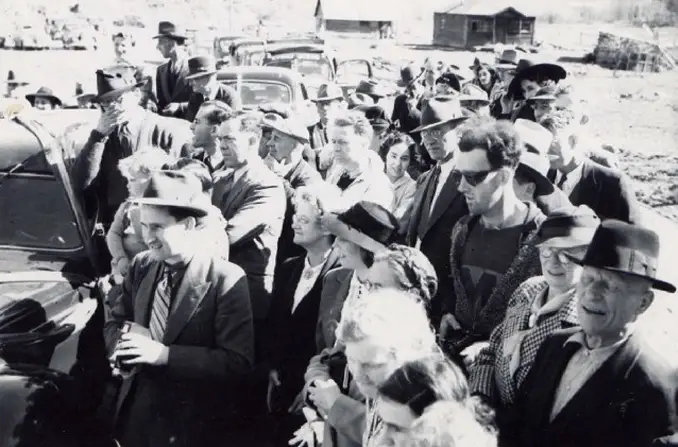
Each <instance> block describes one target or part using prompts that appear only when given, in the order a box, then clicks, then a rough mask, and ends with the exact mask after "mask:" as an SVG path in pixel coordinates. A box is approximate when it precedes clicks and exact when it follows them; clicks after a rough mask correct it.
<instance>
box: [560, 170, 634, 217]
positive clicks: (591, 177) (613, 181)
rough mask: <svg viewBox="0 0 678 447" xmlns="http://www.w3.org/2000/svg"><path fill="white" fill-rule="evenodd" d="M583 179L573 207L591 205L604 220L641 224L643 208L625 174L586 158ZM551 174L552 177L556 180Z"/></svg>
mask: <svg viewBox="0 0 678 447" xmlns="http://www.w3.org/2000/svg"><path fill="white" fill-rule="evenodd" d="M583 163H584V165H583V167H582V175H581V180H580V181H579V183H578V184H577V186H575V187H574V190H573V191H572V194H570V201H571V202H572V204H573V205H587V206H589V207H590V208H591V209H592V210H593V211H595V212H596V214H598V217H600V218H601V220H602V219H617V220H621V221H624V222H629V223H640V221H641V209H640V205H639V204H638V200H637V199H636V194H635V192H634V190H633V186H632V185H631V180H630V179H629V178H628V177H627V176H626V175H625V174H623V173H622V172H619V171H617V170H615V169H611V168H606V167H605V166H602V165H599V164H598V163H596V162H594V161H592V160H590V159H585V160H584V162H583ZM555 174H556V173H555V171H549V174H548V175H549V178H555Z"/></svg>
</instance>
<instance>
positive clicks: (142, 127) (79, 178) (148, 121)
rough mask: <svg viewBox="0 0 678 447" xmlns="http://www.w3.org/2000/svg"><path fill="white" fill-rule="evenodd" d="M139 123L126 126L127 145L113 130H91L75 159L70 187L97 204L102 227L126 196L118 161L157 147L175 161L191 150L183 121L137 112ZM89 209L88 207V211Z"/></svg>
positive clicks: (188, 132) (187, 132)
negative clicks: (100, 131)
mask: <svg viewBox="0 0 678 447" xmlns="http://www.w3.org/2000/svg"><path fill="white" fill-rule="evenodd" d="M139 120H140V122H139V123H134V125H130V126H129V132H130V135H129V143H123V142H122V141H121V139H120V137H119V135H118V134H119V132H118V131H117V129H116V130H114V131H113V133H112V134H111V135H110V136H105V135H103V134H101V133H99V132H98V131H97V130H93V131H92V132H91V133H90V136H89V139H88V140H87V142H86V143H85V146H84V147H83V149H82V151H81V152H80V153H79V154H78V156H77V158H76V160H75V163H74V166H73V178H74V183H75V185H74V186H75V188H76V190H77V191H81V192H83V194H85V197H86V198H88V199H90V198H91V199H92V200H94V201H97V202H98V203H99V220H100V221H101V222H103V223H104V225H110V223H111V222H113V217H114V216H115V212H116V211H117V209H118V208H119V207H120V205H121V204H122V203H123V202H124V201H125V200H126V199H127V197H128V195H129V193H128V191H127V180H125V178H124V177H123V175H122V173H121V172H120V170H119V169H118V163H119V162H120V160H121V159H123V158H125V157H128V156H130V155H132V154H133V153H135V152H136V151H137V150H138V149H141V148H144V147H148V146H154V147H159V148H161V149H163V150H165V151H166V152H167V153H169V154H170V155H171V156H173V157H175V158H179V157H184V156H188V155H189V154H190V153H191V151H192V148H191V141H192V139H193V132H192V131H191V128H190V125H189V124H188V123H187V122H185V121H182V120H178V119H175V118H168V117H162V116H158V115H156V114H155V113H151V112H148V111H143V112H142V113H140V118H139ZM87 202H90V203H91V201H90V200H87ZM93 207H94V206H88V210H91V209H92V208H93Z"/></svg>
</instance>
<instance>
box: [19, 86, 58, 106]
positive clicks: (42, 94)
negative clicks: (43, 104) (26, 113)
mask: <svg viewBox="0 0 678 447" xmlns="http://www.w3.org/2000/svg"><path fill="white" fill-rule="evenodd" d="M35 98H47V99H49V100H50V101H51V102H52V103H53V104H56V105H59V106H60V105H62V101H61V99H59V97H58V96H55V95H54V92H53V91H52V89H51V88H49V87H40V88H39V89H38V91H37V92H35V93H29V94H27V95H26V99H27V100H28V102H30V103H31V104H33V103H34V101H35Z"/></svg>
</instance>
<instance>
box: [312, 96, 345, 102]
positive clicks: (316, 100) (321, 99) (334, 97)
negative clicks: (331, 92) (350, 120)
mask: <svg viewBox="0 0 678 447" xmlns="http://www.w3.org/2000/svg"><path fill="white" fill-rule="evenodd" d="M338 99H341V100H343V99H344V95H341V96H328V97H327V98H313V99H311V102H330V101H336V100H338Z"/></svg>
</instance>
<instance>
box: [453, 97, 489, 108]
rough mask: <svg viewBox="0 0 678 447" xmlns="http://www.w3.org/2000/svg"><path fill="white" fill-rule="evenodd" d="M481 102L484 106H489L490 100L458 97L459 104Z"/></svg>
mask: <svg viewBox="0 0 678 447" xmlns="http://www.w3.org/2000/svg"><path fill="white" fill-rule="evenodd" d="M464 101H466V102H482V103H483V104H485V105H486V106H489V105H490V100H489V99H486V98H475V97H473V96H467V95H459V102H464Z"/></svg>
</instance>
